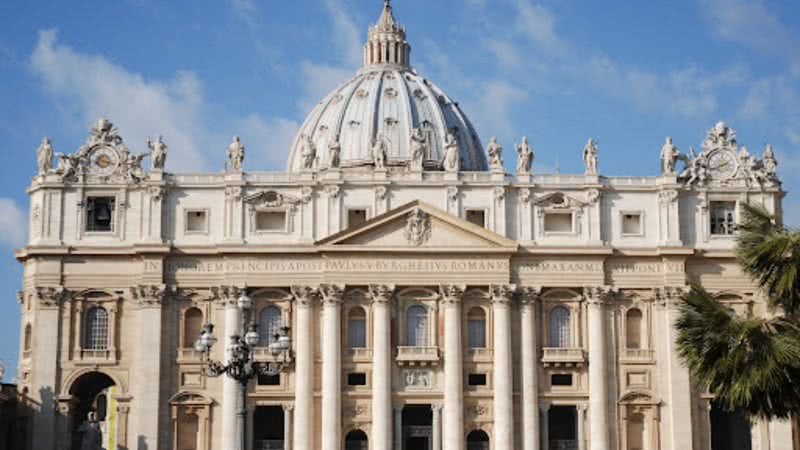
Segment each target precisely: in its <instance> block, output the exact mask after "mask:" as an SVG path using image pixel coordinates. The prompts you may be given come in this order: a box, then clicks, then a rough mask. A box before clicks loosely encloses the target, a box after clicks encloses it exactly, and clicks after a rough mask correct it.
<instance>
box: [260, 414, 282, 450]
mask: <svg viewBox="0 0 800 450" xmlns="http://www.w3.org/2000/svg"><path fill="white" fill-rule="evenodd" d="M283 440H284V436H283V407H281V406H258V407H256V410H255V412H254V413H253V450H283Z"/></svg>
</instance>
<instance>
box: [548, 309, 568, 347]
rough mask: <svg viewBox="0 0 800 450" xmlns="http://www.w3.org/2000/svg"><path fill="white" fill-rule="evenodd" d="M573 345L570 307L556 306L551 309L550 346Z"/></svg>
mask: <svg viewBox="0 0 800 450" xmlns="http://www.w3.org/2000/svg"><path fill="white" fill-rule="evenodd" d="M571 345H572V339H570V329H569V309H567V308H565V307H563V306H556V307H555V308H553V309H551V310H550V347H557V348H568V347H570V346H571Z"/></svg>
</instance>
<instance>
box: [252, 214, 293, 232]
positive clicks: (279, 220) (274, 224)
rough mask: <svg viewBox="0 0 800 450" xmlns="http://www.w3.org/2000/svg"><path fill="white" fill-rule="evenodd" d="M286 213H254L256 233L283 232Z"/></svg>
mask: <svg viewBox="0 0 800 450" xmlns="http://www.w3.org/2000/svg"><path fill="white" fill-rule="evenodd" d="M285 230H286V211H259V212H257V213H256V231H285Z"/></svg>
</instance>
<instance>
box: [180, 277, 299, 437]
mask: <svg viewBox="0 0 800 450" xmlns="http://www.w3.org/2000/svg"><path fill="white" fill-rule="evenodd" d="M237 306H238V307H239V310H241V312H242V318H243V320H242V330H241V331H240V333H239V334H233V335H231V336H230V343H231V348H230V356H229V359H228V364H223V363H221V362H219V361H214V360H212V359H210V358H209V353H210V351H211V348H212V347H213V346H214V344H215V343H216V342H217V338H216V337H215V336H214V325H213V324H212V323H210V322H209V323H208V324H206V325H205V326H204V327H203V330H202V331H201V332H200V337H199V338H198V339H197V341H195V343H194V349H195V350H197V351H198V352H200V354H201V355H202V362H203V367H204V369H205V374H206V376H209V377H220V376H223V375H227V376H228V377H230V378H232V379H234V380H236V381H237V382H238V383H239V394H240V398H241V405H240V408H239V411H238V412H237V413H236V431H237V432H238V433H239V442H238V447H236V448H235V450H245V449H246V448H247V433H246V432H245V418H246V416H247V387H248V385H249V384H250V380H252V379H254V378H257V377H258V376H260V375H264V376H275V375H278V374H280V373H281V372H284V371H286V370H287V369H288V368H289V365H290V361H291V348H292V338H291V337H289V327H288V326H284V327H282V328H281V330H280V333H276V334H275V336H274V340H273V341H272V342H271V343H270V344H269V350H270V353H271V354H272V356H274V357H275V361H271V362H261V361H254V357H253V353H254V349H255V347H256V345H258V343H259V341H260V340H261V335H259V333H258V324H257V323H256V322H255V321H253V320H250V309H251V308H252V306H253V300H252V299H251V298H250V297H248V296H247V292H246V291H244V292H242V295H241V297H239V299H238V301H237Z"/></svg>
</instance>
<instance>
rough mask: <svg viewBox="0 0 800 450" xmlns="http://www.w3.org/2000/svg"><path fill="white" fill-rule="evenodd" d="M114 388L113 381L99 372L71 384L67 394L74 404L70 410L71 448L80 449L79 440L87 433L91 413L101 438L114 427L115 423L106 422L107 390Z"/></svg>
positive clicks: (84, 376)
mask: <svg viewBox="0 0 800 450" xmlns="http://www.w3.org/2000/svg"><path fill="white" fill-rule="evenodd" d="M114 386H115V383H114V380H112V379H111V377H109V376H108V375H106V374H104V373H101V372H89V373H86V374H83V375H81V376H80V377H78V379H77V380H75V382H74V383H72V386H71V387H70V390H69V393H70V395H72V397H73V399H75V402H76V403H75V407H74V408H73V410H72V448H80V445H81V438H82V436H83V434H84V433H86V432H88V431H86V429H87V422H88V418H89V413H92V416H93V419H94V420H96V421H97V422H98V425H97V426H98V427H99V429H100V432H101V435H102V436H103V438H105V437H106V436H105V435H106V434H107V433H109V432H111V431H112V430H111V428H113V427H114V426H116V423H108V422H107V419H108V418H109V417H108V416H109V415H108V405H109V401H110V400H111V399H110V398H109V397H110V395H111V394H110V392H109V390H110V388H112V387H114ZM82 427H83V428H82Z"/></svg>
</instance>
